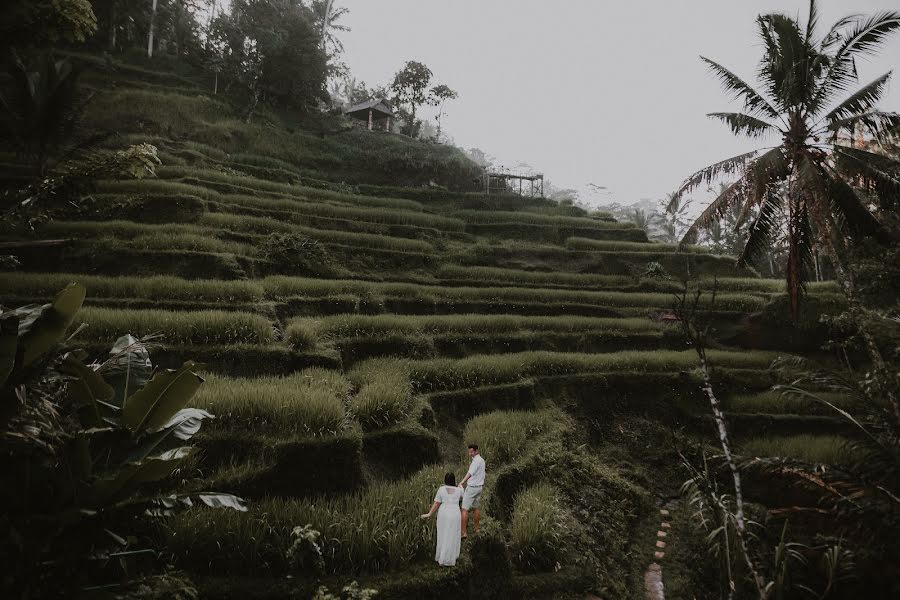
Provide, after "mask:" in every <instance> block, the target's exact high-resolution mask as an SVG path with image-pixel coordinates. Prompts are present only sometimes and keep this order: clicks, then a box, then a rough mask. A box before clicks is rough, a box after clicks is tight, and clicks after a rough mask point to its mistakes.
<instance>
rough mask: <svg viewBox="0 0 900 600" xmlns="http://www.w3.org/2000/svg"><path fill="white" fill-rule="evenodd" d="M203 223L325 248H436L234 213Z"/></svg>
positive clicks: (424, 250)
mask: <svg viewBox="0 0 900 600" xmlns="http://www.w3.org/2000/svg"><path fill="white" fill-rule="evenodd" d="M200 223H201V224H203V225H206V226H208V227H215V228H220V229H225V230H228V231H232V232H235V233H240V232H247V231H250V232H253V233H257V234H261V235H264V234H269V233H272V232H276V231H278V232H283V233H295V234H298V235H305V236H307V237H309V238H312V239H315V240H318V241H320V242H322V243H324V244H338V245H344V246H354V247H360V248H372V249H378V250H391V251H397V252H420V253H429V252H433V251H434V246H432V245H431V244H429V243H428V242H423V241H420V240H410V239H406V238H399V237H390V236H386V235H374V234H369V233H352V232H345V231H335V230H329V229H313V228H310V227H303V226H302V225H295V224H293V223H286V222H285V221H283V220H279V219H270V218H266V217H248V216H246V215H236V214H230V213H206V214H204V215H203V216H202V217H201V218H200Z"/></svg>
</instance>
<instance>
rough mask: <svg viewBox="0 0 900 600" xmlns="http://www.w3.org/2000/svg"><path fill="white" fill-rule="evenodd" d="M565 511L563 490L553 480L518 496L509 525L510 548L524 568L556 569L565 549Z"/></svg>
mask: <svg viewBox="0 0 900 600" xmlns="http://www.w3.org/2000/svg"><path fill="white" fill-rule="evenodd" d="M570 521H571V517H569V516H568V515H566V514H565V511H564V509H563V503H562V501H561V499H560V497H559V492H558V491H557V490H556V488H555V487H553V486H552V485H550V484H549V483H538V484H536V485H534V486H532V487H530V488H528V489H526V490H524V491H522V492H519V494H518V496H516V500H515V503H514V504H513V514H512V521H511V522H510V526H509V535H510V549H511V550H512V558H513V561H514V562H515V564H516V565H518V567H519V568H520V569H522V570H523V571H532V572H533V571H552V570H555V569H558V568H559V567H560V562H561V561H562V560H563V555H564V553H565V550H566V549H565V538H566V534H567V532H566V529H567V528H568V527H571V526H572V525H571V523H570Z"/></svg>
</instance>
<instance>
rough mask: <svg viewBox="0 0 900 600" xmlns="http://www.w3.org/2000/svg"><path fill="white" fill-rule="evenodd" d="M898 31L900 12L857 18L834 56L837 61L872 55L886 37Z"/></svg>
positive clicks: (899, 27) (887, 12) (886, 12)
mask: <svg viewBox="0 0 900 600" xmlns="http://www.w3.org/2000/svg"><path fill="white" fill-rule="evenodd" d="M898 30H900V12H897V11H884V12H880V13H876V14H874V15H872V16H871V17H869V18H868V19H863V18H859V19H857V20H856V26H855V27H854V28H853V29H852V30H851V31H849V32H848V33H847V35H846V36H845V37H844V38H843V43H842V44H841V47H840V48H839V49H838V51H837V53H836V54H835V58H836V59H838V60H844V59H849V58H856V57H861V56H866V55H872V54H874V53H876V52H878V50H879V49H880V47H881V45H882V44H883V43H884V42H885V40H887V37H888V36H889V35H890V34H891V33H894V32H895V31H898Z"/></svg>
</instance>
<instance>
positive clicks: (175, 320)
mask: <svg viewBox="0 0 900 600" xmlns="http://www.w3.org/2000/svg"><path fill="white" fill-rule="evenodd" d="M82 324H84V325H85V327H84V329H83V330H82V331H81V332H80V333H79V335H78V337H79V339H87V340H90V341H96V342H108V341H110V340H115V339H117V338H118V337H119V336H121V335H123V334H125V333H130V334H132V335H133V336H135V337H137V338H141V337H145V336H149V335H153V334H159V335H161V336H162V338H161V339H160V340H158V341H160V342H162V343H164V344H171V345H178V346H202V345H207V344H210V345H227V344H269V343H271V342H272V341H273V339H274V337H273V332H272V324H271V323H270V322H269V320H268V319H266V318H264V317H261V316H259V315H253V314H249V313H242V312H226V311H221V310H201V311H192V312H175V311H167V310H153V309H151V310H138V309H112V308H93V307H89V308H84V309H82V310H81V311H80V312H79V313H78V316H77V317H76V319H75V322H74V323H73V325H72V328H73V331H74V329H75V328H77V327H79V326H80V325H82Z"/></svg>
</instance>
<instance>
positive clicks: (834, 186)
mask: <svg viewBox="0 0 900 600" xmlns="http://www.w3.org/2000/svg"><path fill="white" fill-rule="evenodd" d="M824 179H825V186H826V191H827V193H828V198H829V199H830V201H831V213H832V215H833V216H834V217H835V218H836V221H837V222H838V224H839V225H840V226H841V227H842V228H844V229H846V230H849V231H850V232H851V233H853V234H856V235H859V236H865V235H873V234H877V233H879V232H880V230H881V228H882V227H881V223H880V222H879V221H878V219H876V218H875V215H873V214H872V213H871V212H869V209H868V208H866V205H865V204H864V203H863V201H862V200H861V199H860V197H859V196H858V195H857V193H856V192H855V191H854V190H853V188H852V187H850V185H849V184H848V183H847V182H846V181H844V180H843V179H842V178H841V177H840V176H837V174H836V173H835V176H832V177H829V176H827V175H825V178H824Z"/></svg>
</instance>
